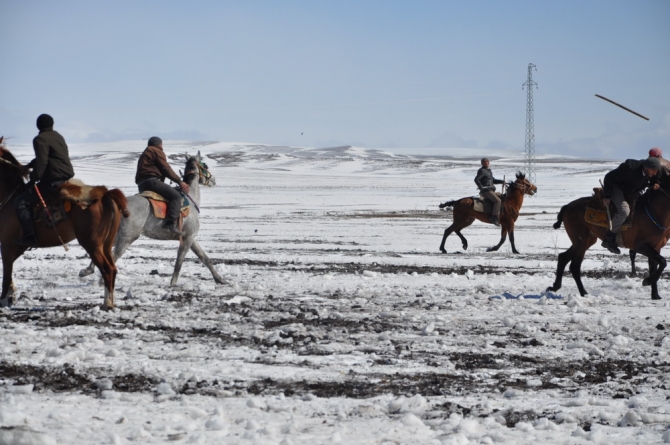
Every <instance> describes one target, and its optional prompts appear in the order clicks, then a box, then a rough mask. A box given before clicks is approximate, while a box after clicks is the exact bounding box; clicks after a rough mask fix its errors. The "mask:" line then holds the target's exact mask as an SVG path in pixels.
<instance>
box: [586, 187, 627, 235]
mask: <svg viewBox="0 0 670 445" xmlns="http://www.w3.org/2000/svg"><path fill="white" fill-rule="evenodd" d="M626 202H627V203H628V207H630V214H629V215H628V218H626V220H625V221H624V222H623V225H622V226H621V230H622V231H624V230H627V229H629V228H630V227H631V226H632V225H633V223H632V221H633V217H634V216H635V207H636V206H635V204H636V200H635V199H633V197H626ZM609 207H610V215H612V216H614V213H616V211H617V209H616V206H615V205H614V204H613V203H610V206H609ZM584 220H585V221H586V222H587V223H589V224H593V225H594V226H598V227H605V228H609V220H608V219H607V210H606V209H605V205H604V204H603V189H602V187H593V196H591V200H590V201H589V202H588V203H587V204H586V210H585V211H584Z"/></svg>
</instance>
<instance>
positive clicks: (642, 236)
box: [547, 176, 670, 300]
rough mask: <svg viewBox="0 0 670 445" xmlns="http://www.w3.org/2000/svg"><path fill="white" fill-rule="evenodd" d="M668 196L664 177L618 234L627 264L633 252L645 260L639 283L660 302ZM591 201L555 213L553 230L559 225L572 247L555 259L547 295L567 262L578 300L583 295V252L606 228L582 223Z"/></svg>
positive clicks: (669, 222) (669, 234)
mask: <svg viewBox="0 0 670 445" xmlns="http://www.w3.org/2000/svg"><path fill="white" fill-rule="evenodd" d="M668 192H670V177H668V176H665V177H664V178H663V179H662V180H661V187H660V188H659V189H658V190H655V191H649V192H647V194H646V196H645V197H643V198H640V199H639V200H638V201H637V203H636V206H635V215H634V216H633V221H632V226H631V227H630V228H629V229H627V230H624V231H622V232H621V237H622V240H623V243H624V247H626V248H628V249H630V250H631V260H633V259H634V255H633V252H636V253H640V254H642V255H644V256H646V257H647V259H648V260H649V276H648V277H647V278H645V279H644V280H643V281H642V284H643V285H644V286H649V285H651V299H652V300H660V299H661V297H660V295H659V294H658V280H659V278H660V277H661V274H662V273H663V270H664V269H665V266H666V260H665V258H663V257H662V256H661V249H662V248H663V246H665V244H666V243H667V242H668V238H670V194H668ZM591 199H592V198H591V197H585V198H579V199H576V200H574V201H572V202H571V203H569V204H566V205H564V206H563V207H562V208H561V211H560V212H559V213H558V218H557V219H558V220H557V221H556V223H554V229H558V228H560V227H561V223H563V224H564V225H565V231H566V232H567V233H568V236H569V237H570V241H572V246H570V248H569V249H568V250H566V251H565V252H563V253H560V254H559V255H558V267H557V270H556V280H555V281H554V284H553V286H551V287H548V288H547V290H548V291H552V292H555V291H557V290H559V289H560V288H561V282H562V279H563V272H564V270H565V267H566V266H567V265H568V263H570V262H571V264H570V272H572V277H573V278H574V279H575V283H577V288H578V289H579V293H580V295H581V296H584V295H586V294H587V292H586V289H584V285H583V284H582V278H581V265H582V261H583V260H584V255H585V254H586V251H587V250H588V249H589V248H590V247H591V246H593V245H594V244H595V243H596V241H597V240H598V239H604V237H605V233H606V232H607V228H605V227H599V226H596V225H593V224H589V223H587V222H586V221H585V220H584V212H585V211H586V207H587V205H588V204H589V201H591ZM603 209H604V207H603ZM633 265H634V263H633ZM633 272H634V269H633Z"/></svg>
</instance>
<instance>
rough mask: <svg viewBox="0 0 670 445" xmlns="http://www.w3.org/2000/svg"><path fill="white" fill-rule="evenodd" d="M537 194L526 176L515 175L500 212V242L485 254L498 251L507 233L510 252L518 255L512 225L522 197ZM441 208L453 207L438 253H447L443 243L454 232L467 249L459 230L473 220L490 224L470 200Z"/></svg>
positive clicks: (450, 203)
mask: <svg viewBox="0 0 670 445" xmlns="http://www.w3.org/2000/svg"><path fill="white" fill-rule="evenodd" d="M536 192H537V187H536V186H535V185H534V184H533V183H531V182H530V181H529V180H527V179H526V175H524V174H523V173H521V172H519V173H517V174H516V181H514V182H512V183H510V184H509V191H508V192H507V196H506V198H505V200H504V201H503V203H502V207H501V212H500V242H499V243H498V244H497V245H495V246H493V247H489V248H488V249H486V251H487V252H491V251H496V250H498V249H500V246H502V245H503V243H504V242H505V240H506V239H507V233H509V241H510V243H512V252H514V253H519V252H518V251H517V250H516V246H515V245H514V223H515V222H516V219H517V218H518V217H519V209H521V206H522V205H523V197H524V195H531V196H532V195H534V194H535V193H536ZM443 206H449V207H451V206H453V207H454V213H453V215H454V222H453V224H452V225H450V226H449V227H448V228H447V230H445V231H444V236H443V237H442V244H440V251H441V252H442V253H447V251H446V250H445V249H444V243H445V242H446V241H447V237H448V236H449V235H451V233H452V232H456V235H458V237H459V238H460V239H461V241H462V242H463V250H467V249H468V240H466V239H465V237H464V236H463V235H462V234H461V230H463V229H464V228H466V227H468V226H469V225H470V224H472V223H473V222H475V219H478V220H480V221H481V222H484V223H487V224H491V222H490V221H489V217H490V216H491V215H489V214H488V213H484V212H478V211H476V210H475V209H474V207H473V199H472V198H461V199H457V200H454V201H449V202H446V203H445V204H443Z"/></svg>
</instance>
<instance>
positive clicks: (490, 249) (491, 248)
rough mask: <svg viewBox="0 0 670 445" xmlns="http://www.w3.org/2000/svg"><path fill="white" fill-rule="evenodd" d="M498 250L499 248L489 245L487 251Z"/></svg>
mask: <svg viewBox="0 0 670 445" xmlns="http://www.w3.org/2000/svg"><path fill="white" fill-rule="evenodd" d="M496 250H498V249H496V248H495V247H489V248H488V249H486V251H487V252H495V251H496Z"/></svg>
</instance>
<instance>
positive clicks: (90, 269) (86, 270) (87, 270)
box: [79, 261, 95, 277]
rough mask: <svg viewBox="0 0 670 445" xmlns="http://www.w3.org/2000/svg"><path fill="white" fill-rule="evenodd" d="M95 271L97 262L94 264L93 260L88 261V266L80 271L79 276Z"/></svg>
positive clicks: (85, 275)
mask: <svg viewBox="0 0 670 445" xmlns="http://www.w3.org/2000/svg"><path fill="white" fill-rule="evenodd" d="M93 272H95V264H93V261H91V262H90V263H88V266H86V267H85V268H84V269H82V270H80V271H79V276H80V277H87V276H89V275H91V274H92V273H93Z"/></svg>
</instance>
